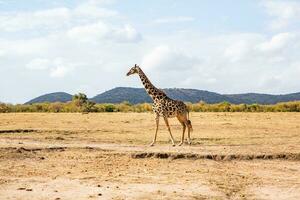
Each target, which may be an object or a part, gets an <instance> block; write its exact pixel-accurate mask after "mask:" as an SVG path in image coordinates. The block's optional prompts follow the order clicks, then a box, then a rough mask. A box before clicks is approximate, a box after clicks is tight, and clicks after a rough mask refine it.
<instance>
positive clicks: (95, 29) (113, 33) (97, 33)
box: [67, 21, 141, 42]
mask: <svg viewBox="0 0 300 200" xmlns="http://www.w3.org/2000/svg"><path fill="white" fill-rule="evenodd" d="M67 35H68V36H69V37H70V38H72V39H75V40H77V41H81V42H98V41H99V40H101V39H111V40H114V41H117V42H138V41H140V40H141V35H140V33H138V32H137V31H136V30H135V29H134V28H133V27H132V26H130V25H125V26H124V27H117V28H115V27H112V26H109V25H107V24H105V23H103V22H101V21H99V22H97V23H94V24H88V25H83V26H77V27H73V28H72V29H70V30H69V31H68V32H67Z"/></svg>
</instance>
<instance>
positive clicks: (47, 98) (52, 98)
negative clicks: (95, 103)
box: [25, 92, 73, 104]
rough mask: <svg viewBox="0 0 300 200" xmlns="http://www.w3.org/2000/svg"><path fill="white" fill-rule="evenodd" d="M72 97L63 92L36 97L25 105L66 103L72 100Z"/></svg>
mask: <svg viewBox="0 0 300 200" xmlns="http://www.w3.org/2000/svg"><path fill="white" fill-rule="evenodd" d="M72 97H73V96H72V95H70V94H68V93H65V92H54V93H50V94H45V95H42V96H39V97H36V98H34V99H32V100H30V101H28V102H26V103H25V104H33V103H42V102H50V103H53V102H68V101H71V100H72Z"/></svg>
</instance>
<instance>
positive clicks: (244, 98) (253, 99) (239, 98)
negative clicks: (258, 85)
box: [224, 92, 300, 104]
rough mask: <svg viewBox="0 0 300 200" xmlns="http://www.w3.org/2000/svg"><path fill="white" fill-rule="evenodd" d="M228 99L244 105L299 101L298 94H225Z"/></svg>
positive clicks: (299, 96)
mask: <svg viewBox="0 0 300 200" xmlns="http://www.w3.org/2000/svg"><path fill="white" fill-rule="evenodd" d="M224 96H227V97H229V98H232V99H235V101H236V102H237V103H246V104H253V103H258V104H275V103H278V102H288V101H299V100H300V92H299V93H292V94H283V95H282V94H280V95H271V94H257V93H246V94H227V95H224Z"/></svg>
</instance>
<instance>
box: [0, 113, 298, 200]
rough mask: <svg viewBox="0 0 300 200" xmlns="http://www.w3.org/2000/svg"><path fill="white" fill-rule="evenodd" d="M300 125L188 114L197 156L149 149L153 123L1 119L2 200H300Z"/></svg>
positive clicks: (270, 117)
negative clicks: (191, 124)
mask: <svg viewBox="0 0 300 200" xmlns="http://www.w3.org/2000/svg"><path fill="white" fill-rule="evenodd" d="M299 122H300V114H299V113H192V123H193V126H194V132H193V134H192V136H193V145H192V146H189V145H184V146H183V147H178V146H176V147H172V146H171V145H170V143H169V141H168V134H167V132H166V130H165V127H164V125H163V124H161V126H160V129H161V131H160V132H159V135H158V138H159V141H158V144H157V145H156V146H154V147H148V146H147V145H148V143H150V141H151V138H152V136H153V131H154V119H153V116H152V115H151V114H147V113H141V114H137V113H114V114H108V113H103V114H88V115H81V114H1V115H0V197H1V198H0V199H22V200H23V199H25V200H26V199H28V200H29V199H53V200H54V199H57V200H58V199H300V173H299V172H300V156H299V155H300V135H299V134H300V127H299V124H300V123H299ZM171 126H172V131H173V132H174V135H175V137H176V138H177V141H178V140H179V138H180V133H181V127H180V126H179V125H178V123H177V122H176V121H175V120H171ZM141 155H142V156H141ZM187 155H189V156H187ZM191 155H193V156H191ZM221 156H225V157H221ZM221 158H227V159H221Z"/></svg>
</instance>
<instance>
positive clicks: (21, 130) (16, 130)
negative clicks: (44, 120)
mask: <svg viewBox="0 0 300 200" xmlns="http://www.w3.org/2000/svg"><path fill="white" fill-rule="evenodd" d="M32 132H39V130H35V129H9V130H0V134H1V133H32Z"/></svg>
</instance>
